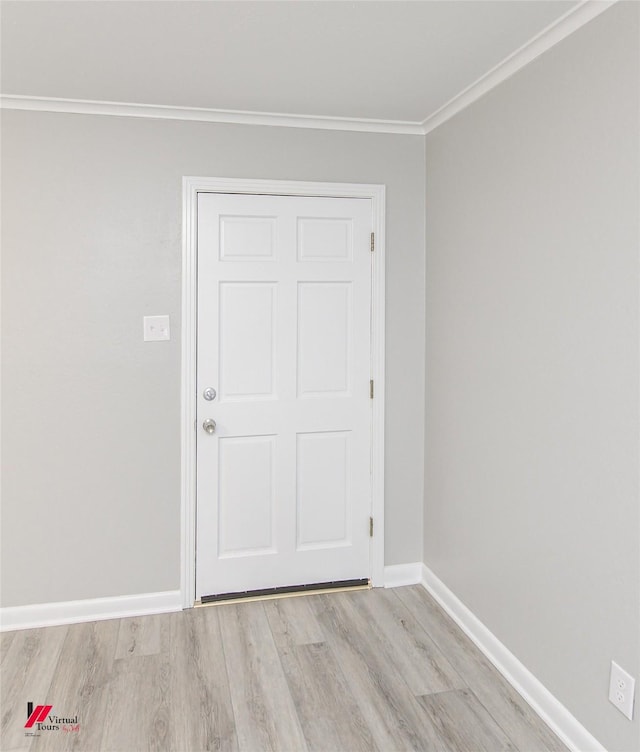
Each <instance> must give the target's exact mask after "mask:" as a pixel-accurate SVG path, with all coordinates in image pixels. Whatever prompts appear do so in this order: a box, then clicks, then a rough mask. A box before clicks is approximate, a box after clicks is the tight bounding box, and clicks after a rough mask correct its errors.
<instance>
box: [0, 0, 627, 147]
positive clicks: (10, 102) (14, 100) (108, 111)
mask: <svg viewBox="0 0 640 752" xmlns="http://www.w3.org/2000/svg"><path fill="white" fill-rule="evenodd" d="M616 2H618V0H582V2H581V3H579V4H578V5H576V6H575V7H574V8H572V9H571V10H569V11H567V12H566V13H565V14H564V15H563V16H560V18H559V19H557V20H556V21H554V22H553V23H552V24H550V25H549V26H547V27H546V28H545V29H543V30H542V31H541V32H540V33H539V34H536V36H534V37H533V38H532V39H530V40H529V41H528V42H526V43H525V44H524V45H522V47H520V48H519V49H517V50H516V51H515V52H513V53H511V54H510V55H508V56H507V57H506V58H505V59H504V60H502V61H501V62H500V63H498V64H497V65H495V66H494V67H493V68H491V70H489V71H487V73H485V74H484V75H482V76H481V77H480V78H479V79H477V81H475V82H474V83H472V84H471V85H470V86H468V87H467V88H466V89H463V90H462V91H461V92H460V93H459V94H456V96H455V97H453V98H452V99H450V100H449V101H448V102H447V103H446V104H444V105H443V106H442V107H440V108H439V109H437V110H435V111H434V112H432V113H431V114H430V115H429V116H428V117H426V118H425V119H424V120H423V121H422V122H417V121H407V120H374V119H368V118H343V117H326V116H323V115H295V114H278V113H274V112H251V111H244V110H216V109H209V108H206V107H175V106H172V105H153V104H136V103H130V102H103V101H97V100H89V99H60V98H57V97H32V96H26V95H22V94H1V95H0V108H2V109H7V110H32V111H36V112H63V113H74V114H78V115H111V116H115V117H137V118H154V119H161V120H191V121H196V122H204V123H230V124H235V125H262V126H278V127H281V128H283V127H284V128H315V129H318V130H332V131H359V132H362V133H392V134H399V135H404V136H421V135H426V134H427V133H430V132H431V131H432V130H434V128H437V127H438V126H439V125H442V123H444V122H445V121H447V120H449V118H451V117H453V116H454V115H457V114H458V113H459V112H461V111H462V110H464V109H465V108H466V107H468V106H469V105H470V104H473V102H475V101H476V100H478V99H480V97H482V96H483V95H484V94H486V93H487V92H488V91H490V90H491V89H493V88H495V87H496V86H498V85H499V84H501V83H502V82H503V81H506V80H507V79H508V78H510V77H511V76H513V75H514V74H515V73H517V72H518V71H519V70H520V69H521V68H524V66H526V65H528V64H529V63H530V62H532V61H533V60H535V59H536V58H537V57H539V56H540V55H542V54H543V53H544V52H546V51H547V50H549V49H551V48H552V47H553V46H555V45H556V44H558V42H561V41H562V40H563V39H565V38H566V37H568V36H569V35H570V34H573V32H574V31H577V30H578V29H579V28H580V27H581V26H584V25H585V24H587V23H589V21H591V20H592V19H594V18H596V16H599V15H600V13H602V12H604V11H605V10H607V9H608V8H610V7H611V6H612V5H614V4H615V3H616Z"/></svg>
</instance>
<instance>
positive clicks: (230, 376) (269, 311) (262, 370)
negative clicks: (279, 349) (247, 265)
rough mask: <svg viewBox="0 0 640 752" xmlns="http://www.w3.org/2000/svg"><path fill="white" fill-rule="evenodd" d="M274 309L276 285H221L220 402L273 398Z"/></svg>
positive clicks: (227, 283) (226, 283) (225, 283)
mask: <svg viewBox="0 0 640 752" xmlns="http://www.w3.org/2000/svg"><path fill="white" fill-rule="evenodd" d="M275 306H276V285H275V284H271V283H258V282H250V283H238V282H222V283H221V284H220V317H219V321H220V399H221V400H225V399H243V398H245V399H247V398H263V399H264V398H265V397H273V396H274V388H275V374H274V371H275V331H274V329H275Z"/></svg>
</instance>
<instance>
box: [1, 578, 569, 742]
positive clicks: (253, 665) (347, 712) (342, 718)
mask: <svg viewBox="0 0 640 752" xmlns="http://www.w3.org/2000/svg"><path fill="white" fill-rule="evenodd" d="M0 660H1V664H0V690H1V693H2V694H1V696H0V699H1V701H2V728H1V737H0V749H1V750H2V751H3V752H14V751H15V752H17V751H18V750H21V751H22V750H28V751H29V752H39V751H40V750H47V751H48V750H76V751H77V752H138V751H141V752H142V751H146V750H154V751H156V750H157V751H158V752H161V751H165V750H167V751H168V750H171V751H172V752H200V751H201V750H221V751H226V750H229V752H236V751H237V752H267V751H270V750H273V751H274V752H307V751H308V752H374V751H375V750H379V752H396V751H398V752H400V751H401V750H402V751H404V750H417V751H419V752H503V751H504V752H566V748H565V747H564V745H563V744H562V743H561V742H560V741H559V740H558V739H557V737H555V736H554V734H553V733H552V732H551V731H550V730H549V728H548V727H547V726H546V725H545V724H544V723H543V722H542V721H541V720H540V719H539V718H538V716H537V715H536V714H535V713H534V712H533V711H532V710H531V709H530V708H529V706H528V705H526V703H525V702H524V701H523V700H522V699H521V698H520V696H519V695H518V694H517V693H516V692H515V691H514V690H513V689H512V688H511V687H510V686H509V685H508V684H507V682H506V681H505V680H504V679H503V678H502V677H501V676H500V675H499V674H498V673H497V671H496V670H495V669H494V668H493V666H492V665H491V664H490V663H489V662H488V661H487V659H486V658H485V657H484V656H483V655H482V654H481V653H480V652H479V651H478V649H477V648H476V647H475V646H474V645H473V643H471V642H470V641H469V640H468V638H467V637H466V636H465V635H464V634H463V633H462V632H461V631H460V629H458V627H457V626H456V625H455V624H454V623H453V622H452V621H451V619H449V617H448V616H447V615H446V614H445V613H444V612H443V611H442V610H441V609H440V608H439V606H438V605H437V604H436V603H435V601H434V600H433V599H432V598H431V597H430V596H429V595H428V593H427V592H426V591H425V590H424V589H423V588H422V587H421V586H419V585H415V586H411V587H404V588H396V589H394V590H383V589H375V590H369V591H354V592H350V593H347V592H345V593H333V594H323V595H308V596H304V597H298V598H283V599H280V600H270V601H261V602H247V603H239V604H220V605H216V606H209V607H206V608H198V609H190V610H188V611H183V612H180V613H174V614H161V615H157V616H145V617H140V618H130V619H114V620H111V621H102V622H93V623H90V624H77V625H71V626H68V627H65V626H62V627H48V628H46V629H33V630H24V631H18V632H8V633H4V634H3V635H2V636H1V649H0ZM29 701H31V702H33V704H34V707H35V706H37V705H43V704H47V705H53V709H52V711H51V712H52V713H53V714H56V715H58V716H61V717H73V716H76V715H77V716H78V723H79V728H74V726H73V724H68V723H67V724H59V725H60V726H61V728H60V729H59V730H41V731H40V732H38V731H37V730H35V729H34V730H35V733H39V736H25V732H26V731H27V730H26V729H25V728H24V724H25V722H26V712H27V702H29Z"/></svg>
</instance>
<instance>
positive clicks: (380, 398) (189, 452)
mask: <svg viewBox="0 0 640 752" xmlns="http://www.w3.org/2000/svg"><path fill="white" fill-rule="evenodd" d="M202 192H206V193H252V194H268V195H276V196H328V197H333V198H367V199H371V203H372V209H373V231H374V233H375V251H374V253H373V254H372V259H373V267H372V281H371V284H372V290H371V306H372V317H371V378H372V379H373V381H374V399H373V428H372V437H371V474H372V478H371V493H372V499H371V509H372V512H371V514H372V516H373V519H374V535H373V538H372V540H371V566H370V572H371V574H370V577H371V584H372V585H373V586H374V587H382V586H384V329H385V310H384V302H385V297H384V295H385V187H384V185H369V184H357V183H309V182H298V181H290V180H251V179H244V178H207V177H184V178H183V179H182V367H181V500H180V521H181V546H180V562H181V572H180V593H181V599H182V607H183V608H191V607H192V606H193V604H194V602H195V593H196V543H195V541H196V354H197V331H196V329H197V303H198V301H197V281H198V279H197V273H198V271H197V269H198V265H197V254H198V245H197V242H198V238H197V220H198V216H197V203H198V193H202Z"/></svg>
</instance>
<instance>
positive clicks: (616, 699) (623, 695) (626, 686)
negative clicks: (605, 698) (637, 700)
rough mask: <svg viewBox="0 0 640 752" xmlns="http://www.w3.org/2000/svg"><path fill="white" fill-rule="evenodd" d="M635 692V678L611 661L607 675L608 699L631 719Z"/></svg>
mask: <svg viewBox="0 0 640 752" xmlns="http://www.w3.org/2000/svg"><path fill="white" fill-rule="evenodd" d="M635 692H636V680H635V679H634V678H633V676H631V674H628V673H627V672H626V671H625V670H624V669H623V668H620V666H618V664H617V663H616V662H615V661H611V676H610V677H609V701H610V702H612V703H613V704H614V705H615V706H616V708H618V710H619V711H620V712H621V713H623V714H624V715H626V716H627V718H628V719H629V720H630V721H632V720H633V700H634V695H635Z"/></svg>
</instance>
